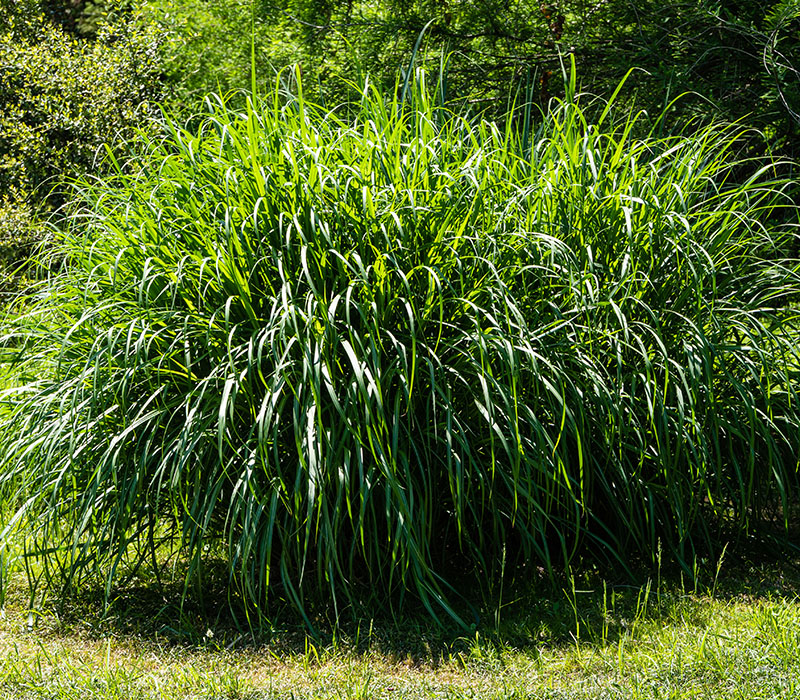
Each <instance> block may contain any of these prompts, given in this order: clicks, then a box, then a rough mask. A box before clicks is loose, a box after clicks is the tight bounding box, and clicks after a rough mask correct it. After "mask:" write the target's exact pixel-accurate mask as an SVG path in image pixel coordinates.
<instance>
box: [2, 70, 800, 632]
mask: <svg viewBox="0 0 800 700" xmlns="http://www.w3.org/2000/svg"><path fill="white" fill-rule="evenodd" d="M413 92H415V95H414V98H413V100H412V104H413V106H409V104H408V103H406V102H404V101H399V100H398V99H394V100H391V99H388V100H387V99H386V98H385V97H384V96H383V95H381V94H379V93H378V92H377V91H376V90H374V89H372V88H371V87H369V86H367V87H365V88H364V89H363V92H362V94H361V99H360V102H358V103H357V104H354V105H350V106H349V107H348V109H347V110H341V111H336V110H334V111H326V110H324V109H322V108H320V107H318V106H316V105H313V104H309V103H308V102H306V101H305V100H304V99H303V96H302V92H301V91H298V93H297V94H296V95H295V96H291V95H286V94H283V93H281V91H280V90H277V89H276V91H275V92H274V93H273V94H271V95H268V96H267V97H265V98H258V97H252V98H251V99H250V100H249V102H248V104H247V107H246V109H244V110H243V111H236V110H235V109H233V108H232V107H231V106H230V105H229V104H228V103H227V102H226V101H225V100H224V99H221V98H218V97H214V96H211V97H209V98H208V100H207V112H206V114H205V116H203V117H202V119H196V120H194V121H193V122H192V123H191V124H192V125H191V126H189V127H181V126H180V125H179V124H178V123H176V122H175V121H171V120H167V122H166V127H165V132H164V135H163V138H161V139H160V140H150V141H149V142H147V143H145V145H144V146H143V147H140V149H139V152H138V153H137V154H136V155H135V156H133V157H132V158H131V160H130V161H129V162H126V163H124V164H123V163H120V164H118V166H117V169H116V174H115V175H114V176H113V177H109V178H106V179H103V180H96V181H91V182H85V183H84V185H83V187H82V189H81V191H80V195H81V198H82V200H83V202H84V205H83V207H82V208H81V209H80V210H79V211H77V212H76V213H75V214H74V216H73V217H72V219H71V225H70V226H69V228H68V229H67V230H65V231H64V232H62V234H61V235H60V236H59V237H58V240H57V242H56V243H55V248H54V253H53V254H54V255H56V256H58V259H59V260H62V261H63V264H62V267H61V270H62V271H61V272H59V273H58V274H55V275H54V276H53V277H52V279H50V280H49V282H48V283H47V285H46V286H44V287H43V288H42V289H41V291H40V292H39V296H38V299H37V300H35V302H33V303H34V306H33V307H32V310H30V311H28V312H27V313H26V315H25V316H24V317H23V318H21V319H20V320H19V321H18V322H17V324H16V325H15V327H14V328H13V329H12V330H13V336H12V337H13V339H14V342H15V343H16V344H17V347H18V350H19V356H20V358H21V360H20V363H21V364H20V367H18V369H17V372H18V373H19V374H20V375H24V374H25V373H26V372H27V374H28V376H30V377H31V379H30V381H28V382H27V383H25V384H24V385H23V386H20V387H19V388H17V389H14V390H13V391H11V392H10V393H9V394H8V395H7V402H9V403H10V404H11V405H12V408H13V417H12V418H11V419H9V420H7V421H6V423H5V425H4V426H3V430H4V434H5V436H6V437H5V441H4V450H5V451H4V460H5V464H4V468H3V470H2V473H3V476H2V477H0V478H1V479H2V480H3V482H4V484H5V489H6V492H7V493H9V492H10V491H12V490H15V494H16V495H10V496H9V497H10V498H12V499H13V503H15V504H16V506H15V507H16V509H17V510H16V515H15V517H14V519H13V520H9V521H8V524H7V529H6V535H8V534H9V533H10V532H11V530H13V529H17V530H19V531H24V532H25V533H26V535H25V537H26V549H27V551H28V553H29V554H31V555H36V554H39V555H40V556H41V557H42V558H43V560H44V561H45V562H46V563H47V568H46V569H45V571H46V578H50V580H51V582H58V583H64V582H76V581H77V580H79V579H81V578H82V577H84V576H86V575H88V574H91V573H95V572H100V573H101V574H102V575H103V576H104V577H105V578H106V581H107V584H108V586H109V590H110V586H111V585H112V583H113V582H114V581H115V580H116V577H117V572H119V571H120V570H121V569H122V566H121V565H122V564H125V566H128V565H135V564H136V563H139V562H140V561H144V560H145V559H147V558H148V557H150V556H151V555H153V556H154V561H156V562H158V561H162V560H159V559H158V553H157V552H156V550H159V547H163V546H166V545H165V543H166V544H171V545H172V546H174V547H175V548H180V550H181V552H182V554H183V557H184V559H183V560H182V561H183V562H184V564H183V566H185V568H183V569H181V570H180V571H181V572H182V573H181V574H180V575H181V576H185V578H186V581H187V583H191V582H192V581H193V580H195V579H196V577H198V576H199V575H200V571H201V569H202V564H203V562H204V560H205V559H204V558H205V557H206V556H207V553H208V552H217V553H219V552H222V553H223V555H224V557H225V560H226V561H227V563H228V565H229V568H230V585H231V590H232V591H237V592H238V595H240V596H241V598H242V599H243V600H244V601H245V603H247V604H248V605H249V606H252V608H253V609H257V610H260V611H262V612H263V611H265V610H267V608H265V607H264V606H265V605H266V603H267V601H268V599H269V597H270V596H273V597H278V598H280V599H281V600H284V601H287V602H288V603H289V604H290V605H292V606H294V607H295V608H296V609H297V610H298V611H300V612H301V613H303V614H305V611H307V609H308V604H309V601H315V602H322V603H332V604H333V605H334V606H335V610H336V614H337V616H338V615H339V614H341V612H342V610H343V607H344V606H345V605H351V604H356V603H358V602H359V601H360V602H362V603H366V604H368V605H369V604H370V603H371V604H378V603H385V602H387V601H389V602H391V603H392V604H393V605H399V604H400V602H401V601H402V599H403V595H404V594H405V593H408V592H410V593H411V594H412V596H413V597H414V598H415V599H417V600H421V601H422V603H423V604H424V605H425V606H426V607H427V608H428V610H429V611H430V612H431V613H432V614H434V615H441V614H442V612H443V611H444V612H446V613H450V614H453V615H455V613H454V612H453V609H452V607H451V605H452V602H453V600H454V598H453V595H454V593H453V591H458V590H459V585H463V584H464V582H465V580H466V581H467V583H468V581H469V580H472V578H474V577H477V576H487V575H490V574H491V572H492V571H495V572H498V571H499V570H500V568H501V567H500V566H499V562H500V561H501V559H502V560H503V561H505V557H508V560H509V562H520V561H522V562H526V563H529V564H531V565H532V566H540V567H543V568H544V569H551V570H553V569H555V568H557V567H561V566H564V565H566V564H568V563H569V562H570V561H571V560H572V559H573V558H574V557H575V556H576V554H581V555H585V554H591V555H594V556H597V557H599V558H604V559H606V560H611V561H619V562H622V563H626V562H628V561H629V559H630V558H631V557H633V556H637V557H644V558H645V559H651V558H655V557H656V556H657V551H658V550H659V548H663V549H664V551H665V552H668V553H671V555H672V556H674V557H676V558H677V559H678V560H679V561H683V562H690V561H691V558H692V556H693V555H694V553H695V552H696V551H697V550H698V549H702V550H705V549H707V548H708V547H714V546H715V545H718V544H720V543H721V542H722V538H723V536H726V535H727V533H730V532H731V531H734V532H738V533H748V532H750V531H751V530H752V529H753V527H754V526H755V524H756V523H757V522H758V521H759V519H760V518H761V517H762V515H763V514H764V513H765V512H776V510H775V509H776V508H777V512H779V513H781V514H783V515H782V516H781V517H784V518H785V517H788V515H787V514H788V513H789V511H790V508H789V506H790V503H791V502H792V499H793V498H794V497H795V495H796V489H797V454H798V446H799V444H800V443H799V442H798V437H800V435H799V432H798V425H799V422H798V414H797V411H796V408H795V407H796V405H797V398H798V397H797V396H796V393H795V383H794V382H795V371H796V367H797V351H796V348H797V340H798V338H797V319H796V314H795V311H794V306H793V304H794V303H795V302H796V298H797V292H798V289H799V287H798V277H797V267H796V263H795V261H793V260H789V259H788V258H787V257H786V251H787V250H788V249H789V245H790V244H791V242H792V241H793V238H794V235H795V234H794V232H793V229H791V228H790V227H787V226H782V227H781V226H771V225H770V223H769V222H770V221H771V220H772V218H774V217H773V215H774V214H775V213H776V212H777V211H778V209H777V208H778V207H781V209H780V211H781V212H782V214H783V215H784V218H785V213H786V210H787V207H789V206H791V204H790V203H789V202H788V200H787V198H786V197H785V196H784V194H783V188H782V185H781V183H779V182H774V181H771V180H770V179H769V172H770V170H769V167H765V168H763V169H762V170H759V171H758V172H755V173H754V174H752V175H750V176H747V177H743V176H742V172H745V170H746V168H745V167H744V165H743V164H742V163H739V162H737V161H736V159H735V157H734V156H733V149H734V148H735V144H736V138H737V132H736V130H734V129H730V128H720V127H709V128H704V129H701V130H699V131H697V132H695V133H691V134H689V133H688V132H687V133H685V134H684V135H680V136H673V137H669V138H656V137H651V138H645V139H641V140H640V139H637V138H634V136H633V129H634V125H635V122H636V118H634V117H631V118H629V119H627V120H625V121H622V122H620V123H617V124H612V123H611V118H610V117H609V113H608V110H606V111H605V112H604V113H603V115H602V116H601V117H600V118H599V119H598V120H597V121H596V122H594V123H591V122H589V121H588V116H587V114H586V113H585V112H584V111H583V110H582V108H581V106H580V105H579V103H578V101H576V100H570V101H567V102H565V103H564V104H560V105H558V106H556V107H555V108H554V109H553V111H552V112H551V113H550V114H548V115H547V116H543V117H542V118H541V119H540V120H538V121H536V122H535V123H534V124H533V126H534V127H535V128H534V129H531V128H530V126H531V124H530V122H528V124H527V126H525V127H523V128H517V124H516V122H515V120H513V119H509V120H508V123H507V126H506V127H503V128H501V127H499V126H498V125H497V124H496V123H491V122H488V121H480V120H469V119H466V118H464V117H462V116H459V115H458V114H453V113H450V112H448V111H447V110H446V109H444V108H443V107H441V106H440V105H436V104H434V103H432V102H431V101H430V100H429V99H428V98H427V97H426V95H427V92H426V90H425V87H424V84H420V85H419V86H417V88H416V89H415V90H414V91H413ZM8 342H9V343H10V342H11V340H9V341H8ZM159 551H160V550H159ZM53 562H55V563H53ZM157 565H158V564H157ZM464 572H467V576H466V578H465V575H464Z"/></svg>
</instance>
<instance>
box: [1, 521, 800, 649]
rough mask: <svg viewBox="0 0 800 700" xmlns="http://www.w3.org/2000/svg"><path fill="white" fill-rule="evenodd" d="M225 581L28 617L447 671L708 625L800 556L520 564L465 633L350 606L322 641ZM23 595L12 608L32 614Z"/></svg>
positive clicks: (783, 550)
mask: <svg viewBox="0 0 800 700" xmlns="http://www.w3.org/2000/svg"><path fill="white" fill-rule="evenodd" d="M795 541H797V540H795ZM466 578H467V577H465V579H466ZM227 580H228V572H227V568H226V565H225V563H224V562H222V561H216V562H212V563H211V564H209V566H208V567H207V569H206V571H205V576H204V584H203V587H202V595H201V594H200V592H199V591H197V590H195V591H193V592H190V593H189V594H187V595H184V590H183V587H182V585H181V584H178V583H174V584H173V583H163V582H162V583H161V584H159V583H157V581H156V577H155V576H152V577H148V576H146V575H143V576H142V577H140V578H133V579H131V580H129V581H128V582H127V584H126V585H125V586H124V587H120V588H119V589H115V590H113V591H112V593H111V596H110V600H109V603H108V605H107V606H106V605H105V602H104V601H105V596H104V591H103V589H102V588H101V587H96V588H92V587H85V588H83V589H81V590H79V591H76V592H73V593H71V594H70V595H68V596H64V597H63V598H61V599H60V600H57V599H51V601H50V605H47V606H46V607H45V610H50V611H52V612H43V613H41V614H37V616H36V617H35V618H31V617H29V619H35V626H36V627H37V628H38V632H39V633H41V632H44V633H46V634H54V635H70V634H74V633H76V632H77V633H80V634H86V635H88V636H90V637H94V636H97V637H105V636H107V635H113V636H114V637H115V638H126V637H127V638H131V639H134V638H135V639H136V640H150V641H154V642H157V643H158V644H159V645H167V646H169V645H174V646H177V647H205V648H211V649H214V648H218V649H228V650H230V649H242V648H257V647H263V646H265V645H268V646H269V648H270V649H272V650H273V651H275V652H276V653H289V654H306V655H308V654H309V653H310V651H309V650H313V654H318V652H319V650H325V653H329V652H331V651H333V652H335V651H337V650H346V651H349V652H356V653H367V652H375V653H379V654H381V655H382V656H384V657H386V658H389V659H396V660H398V661H400V662H404V663H407V664H412V665H420V664H427V665H438V664H439V663H442V662H444V661H448V660H452V659H453V658H456V659H462V660H463V661H464V662H465V663H466V662H467V661H469V660H475V659H476V658H478V659H480V658H483V657H485V656H486V655H487V654H489V655H492V654H494V653H498V652H500V651H502V650H503V649H507V648H514V649H517V650H524V651H529V652H530V653H532V654H534V655H536V654H538V653H540V652H541V651H542V650H545V649H558V648H564V647H567V646H574V645H575V644H586V645H596V646H606V645H609V644H614V643H616V642H617V641H618V640H620V639H621V638H622V637H623V636H626V635H631V634H633V633H634V632H635V631H636V629H637V628H642V627H645V626H648V625H654V624H655V625H667V624H670V623H678V622H684V623H686V622H688V623H690V624H692V625H694V626H697V627H698V628H703V627H705V625H706V624H707V622H708V618H709V616H710V615H711V614H712V612H711V609H710V606H709V605H707V603H708V600H709V599H710V598H714V599H716V600H731V601H735V600H737V599H738V600H754V599H758V598H768V599H772V600H774V599H775V598H788V599H793V598H795V597H797V596H798V593H799V592H800V549H798V548H797V547H793V546H791V545H788V544H787V543H786V542H784V543H783V544H782V545H781V544H779V543H778V542H777V540H776V539H775V538H774V537H769V536H766V537H762V538H760V539H755V538H753V539H752V540H751V541H749V542H747V543H744V544H740V545H739V546H737V547H736V548H735V549H728V550H726V551H725V552H724V556H723V557H722V558H721V560H717V561H703V560H700V561H698V562H697V566H696V568H695V571H694V572H693V574H691V575H687V573H686V572H681V571H679V570H671V569H669V568H667V567H658V568H657V569H656V570H655V571H649V572H647V571H642V572H641V573H640V576H639V580H638V582H635V583H631V579H630V577H628V576H626V577H625V578H624V579H623V578H620V575H619V573H617V574H616V576H615V575H614V572H612V571H600V570H598V569H596V568H592V569H591V570H590V571H589V572H588V573H582V574H581V575H576V576H567V575H564V576H561V577H560V578H559V579H557V580H555V581H553V580H550V579H549V578H547V577H546V576H545V575H544V574H543V572H542V571H537V572H535V574H533V575H531V572H529V571H526V570H525V568H524V567H518V569H517V571H516V572H515V573H514V574H513V575H509V577H508V580H507V581H506V586H505V590H504V591H503V594H502V597H501V596H500V595H499V592H498V591H486V590H480V588H482V586H477V587H475V590H474V591H472V594H473V595H472V600H467V599H466V598H465V599H464V605H463V608H462V609H460V610H458V612H459V613H460V614H461V615H462V617H463V619H466V620H472V623H471V624H470V627H469V628H467V629H465V628H464V627H460V626H456V625H455V624H454V623H449V622H448V621H447V620H443V623H444V624H442V625H441V626H438V627H437V626H435V625H433V624H431V623H430V622H429V618H428V617H427V616H426V615H425V612H424V610H423V609H422V608H421V606H420V608H419V609H416V610H415V609H414V607H413V605H410V604H408V603H406V605H405V607H404V608H403V614H402V617H400V616H394V617H393V616H392V614H391V611H388V610H384V611H383V614H382V615H381V616H379V617H372V618H369V617H367V616H366V615H362V616H361V618H360V619H359V618H358V617H357V616H354V615H352V614H351V612H352V611H350V610H348V611H345V615H343V616H342V617H341V619H340V623H339V626H338V627H336V626H335V625H334V624H333V619H332V611H330V610H324V609H323V610H317V611H316V614H315V615H314V617H313V618H312V622H313V624H314V625H315V626H316V628H317V634H316V636H315V637H312V636H311V635H309V634H308V632H307V629H306V628H305V627H304V626H303V625H302V623H300V622H298V621H297V619H296V618H293V617H292V611H291V608H289V607H288V606H284V607H283V608H281V607H280V606H279V605H276V606H274V608H273V610H272V612H273V617H272V618H271V621H270V622H264V621H261V623H260V624H258V623H256V622H255V621H252V620H251V622H252V624H249V623H248V618H247V615H246V613H245V612H244V608H243V607H242V606H241V604H240V602H239V601H238V600H237V599H236V598H235V597H231V594H230V593H229V591H228V587H227ZM475 580H477V577H475ZM483 588H485V586H483ZM21 591H22V587H20V589H19V594H18V595H16V596H14V599H16V602H14V600H11V601H9V602H10V606H9V607H11V608H17V609H24V608H25V606H24V605H23V604H21V602H20V601H21V600H22V599H23V597H24V594H23V593H22V592H21Z"/></svg>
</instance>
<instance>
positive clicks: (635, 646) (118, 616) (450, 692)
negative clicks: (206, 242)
mask: <svg viewBox="0 0 800 700" xmlns="http://www.w3.org/2000/svg"><path fill="white" fill-rule="evenodd" d="M797 564H798V562H797V561H784V562H783V563H782V564H781V565H780V566H778V565H776V564H774V563H769V564H746V563H744V562H742V561H739V562H735V563H733V564H732V567H733V569H734V570H733V571H732V572H728V571H726V567H727V564H724V563H723V566H722V571H721V575H719V576H717V573H718V572H717V571H716V570H711V571H709V572H708V574H707V576H706V577H705V579H704V580H705V583H702V584H699V583H698V584H696V585H695V584H690V583H689V582H688V581H686V580H684V581H683V583H681V581H680V580H679V579H678V580H666V581H665V580H660V581H653V582H649V583H646V584H645V585H643V586H641V587H638V586H630V585H625V586H614V585H610V584H608V583H605V584H604V583H603V582H602V581H599V580H598V581H595V582H594V583H592V582H591V581H588V580H582V581H572V582H568V583H567V584H566V586H565V588H564V589H563V590H562V591H561V592H554V591H553V589H550V590H549V591H548V592H544V593H543V592H541V591H540V592H538V593H535V592H533V591H532V590H531V589H530V588H529V589H528V591H527V592H526V593H525V594H524V595H522V596H521V597H520V598H519V599H518V600H517V602H515V603H512V604H510V605H509V606H508V607H507V608H505V611H506V612H505V617H504V619H503V620H502V621H500V624H499V627H498V626H496V624H495V622H496V620H495V619H494V615H492V614H491V611H489V614H487V616H486V619H485V620H482V621H481V623H480V624H479V625H478V626H477V627H476V629H475V630H474V631H473V632H471V633H468V634H465V633H464V632H463V631H462V632H460V633H458V632H451V631H448V630H444V629H442V628H435V627H433V626H431V625H430V624H420V619H422V618H420V619H416V618H411V619H406V620H405V621H403V622H402V623H401V624H400V626H399V627H395V626H393V625H387V624H384V623H369V622H365V623H362V624H361V625H360V626H357V627H355V628H353V629H350V630H349V631H340V632H338V633H337V635H336V636H328V637H327V638H324V639H320V638H317V639H312V638H311V637H308V636H306V634H305V632H304V631H302V629H301V628H299V627H285V628H278V629H275V630H274V631H273V633H272V635H271V636H270V637H269V639H267V638H266V637H265V638H261V639H258V640H254V639H253V638H252V637H250V636H249V635H248V634H243V633H242V632H241V631H239V630H237V629H236V628H234V627H232V626H231V625H230V624H228V623H226V622H224V621H220V619H219V618H214V616H213V615H211V616H209V615H205V616H203V615H197V614H190V613H187V612H186V611H184V613H183V614H181V613H179V612H178V610H177V609H176V608H174V607H171V606H170V605H169V604H168V603H166V602H164V600H163V599H162V600H160V601H159V600H155V599H154V598H153V597H152V596H150V598H148V595H150V593H152V592H150V593H146V592H145V589H142V591H141V594H140V596H139V598H138V600H132V599H131V598H130V597H128V598H126V599H125V600H123V599H121V598H120V599H118V600H117V603H116V604H115V605H112V607H111V609H110V610H109V611H107V614H106V615H105V616H102V615H101V614H100V612H99V611H100V608H99V607H97V606H99V605H100V602H99V601H100V598H99V597H98V598H96V599H94V600H92V598H91V596H89V597H88V598H86V597H85V598H83V599H75V600H73V601H72V603H70V605H68V606H67V607H64V608H61V609H59V611H55V610H40V611H38V613H39V614H38V615H36V616H34V617H31V615H30V613H29V611H28V609H27V604H26V602H25V601H26V600H27V598H26V595H27V588H26V587H25V586H24V585H22V582H21V581H20V585H19V586H11V587H10V592H9V597H8V599H7V606H6V608H5V610H4V614H3V616H2V619H0V659H4V660H3V661H0V698H15V699H16V698H53V699H56V698H58V699H61V698H86V699H88V700H91V699H92V698H98V699H100V698H103V700H106V699H108V698H126V699H128V698H142V699H145V698H147V699H149V698H153V699H155V698H159V699H161V698H163V699H170V700H171V699H177V698H208V699H211V698H214V699H217V700H222V698H230V699H233V698H248V699H251V700H256V699H257V698H258V699H260V698H265V699H266V698H326V699H327V698H331V699H333V698H336V699H349V698H353V699H361V698H398V699H400V698H537V699H538V698H553V699H555V698H564V699H566V698H574V699H576V700H577V699H579V698H581V699H582V698H748V699H751V698H795V697H797V696H798V693H800V600H798V596H797V591H798V590H800V568H798V566H797ZM584 586H591V588H585V587H584ZM695 588H696V590H695ZM131 603H133V604H132V605H131ZM154 605H155V608H159V606H160V610H159V612H158V613H157V614H151V611H152V610H154V609H155V608H153V606H154ZM32 620H33V621H34V624H33V625H31V621H32Z"/></svg>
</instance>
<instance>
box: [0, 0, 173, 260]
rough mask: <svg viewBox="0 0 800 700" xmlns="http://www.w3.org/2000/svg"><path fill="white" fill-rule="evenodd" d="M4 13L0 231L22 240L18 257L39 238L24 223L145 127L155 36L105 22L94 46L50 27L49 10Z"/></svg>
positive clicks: (0, 35)
mask: <svg viewBox="0 0 800 700" xmlns="http://www.w3.org/2000/svg"><path fill="white" fill-rule="evenodd" d="M3 8H4V9H3V16H2V20H3V23H2V25H0V193H2V194H0V215H1V216H2V217H3V220H2V222H0V229H2V231H3V232H4V236H5V237H10V238H12V239H14V240H18V241H20V242H25V243H24V244H22V245H21V246H20V247H18V250H19V252H20V253H21V254H22V253H23V252H24V251H30V250H31V249H32V248H33V247H34V246H33V243H34V242H35V240H36V238H37V233H36V230H37V229H36V224H35V223H33V224H31V223H30V222H31V221H33V222H35V221H36V220H40V219H43V218H46V216H47V214H48V213H49V212H51V211H53V210H54V209H57V208H58V207H60V206H62V205H63V204H64V202H65V201H66V194H65V192H64V183H65V182H66V180H68V179H69V178H71V177H75V176H77V175H79V174H81V173H83V172H86V171H87V170H88V169H93V168H97V167H99V166H100V164H101V163H102V162H103V160H104V157H105V145H106V144H112V143H116V142H119V141H120V140H121V139H126V138H129V137H130V136H131V135H132V134H133V130H134V128H135V127H137V126H138V125H140V124H142V123H143V120H145V121H146V118H147V116H148V115H150V113H151V106H150V105H151V101H152V100H154V99H156V98H157V97H158V96H159V95H160V85H159V73H160V68H159V65H160V64H159V59H158V52H157V47H158V42H157V38H156V35H155V33H154V32H152V31H150V32H148V31H146V30H145V29H143V28H141V27H140V26H138V25H137V26H134V24H133V23H132V21H130V19H126V20H123V19H122V18H120V17H118V18H117V22H116V23H115V24H113V25H111V24H108V23H106V24H103V25H102V26H101V27H100V28H99V30H98V33H97V36H96V38H94V39H91V40H90V39H85V38H81V37H77V36H75V35H74V34H70V33H68V32H66V31H65V30H64V28H63V27H62V25H61V23H58V22H56V21H54V20H52V19H50V18H49V14H53V15H54V16H56V19H57V18H58V17H59V16H60V15H58V13H57V12H56V11H55V9H53V8H52V7H49V6H48V7H46V8H45V9H46V10H48V11H49V12H48V13H45V10H44V9H42V8H41V7H39V5H38V3H33V2H20V3H11V4H10V5H9V4H7V3H4V6H3ZM20 226H22V227H24V228H22V229H20V228H19V227H20ZM29 226H30V227H29ZM12 258H14V256H12ZM23 258H24V255H23ZM21 261H22V260H21V259H20V258H16V259H9V260H8V263H10V264H12V266H13V265H16V264H18V263H19V262H21Z"/></svg>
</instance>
